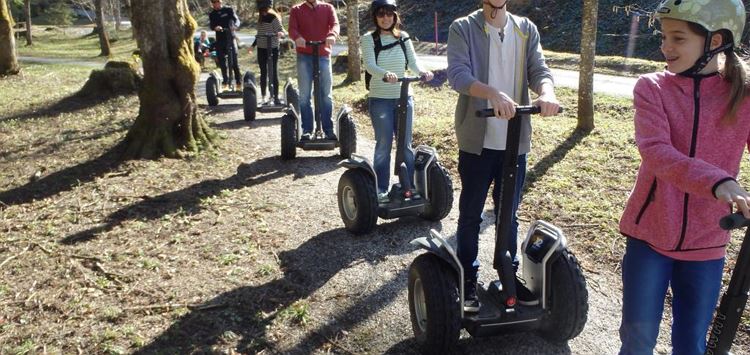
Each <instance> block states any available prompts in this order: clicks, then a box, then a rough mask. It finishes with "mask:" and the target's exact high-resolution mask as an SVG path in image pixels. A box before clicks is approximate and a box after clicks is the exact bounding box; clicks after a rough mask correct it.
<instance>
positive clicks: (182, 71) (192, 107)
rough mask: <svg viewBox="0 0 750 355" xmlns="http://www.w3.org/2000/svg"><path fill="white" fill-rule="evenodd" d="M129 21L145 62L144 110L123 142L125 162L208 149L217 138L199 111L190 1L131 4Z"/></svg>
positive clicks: (152, 0)
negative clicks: (196, 96)
mask: <svg viewBox="0 0 750 355" xmlns="http://www.w3.org/2000/svg"><path fill="white" fill-rule="evenodd" d="M131 5H132V8H131V13H132V17H131V21H132V24H133V28H134V29H135V32H134V33H135V34H136V41H137V42H138V48H140V54H141V59H142V60H143V85H142V87H141V89H140V91H139V93H138V97H139V98H140V102H141V107H140V111H139V113H138V117H137V118H136V120H135V123H134V124H133V127H131V128H130V131H129V132H128V135H127V137H126V138H125V144H126V146H127V149H126V153H125V155H126V157H127V158H156V157H159V156H168V157H181V156H183V155H184V153H186V152H196V151H199V150H202V149H208V148H210V147H211V146H212V145H213V140H214V134H213V133H212V131H211V129H210V128H209V127H208V125H207V124H206V122H205V121H204V120H203V118H202V117H201V116H199V115H198V112H197V107H198V105H197V103H196V98H195V91H194V88H195V83H196V81H197V80H198V75H199V73H200V67H199V66H198V63H197V62H196V61H195V59H194V58H193V32H194V31H195V29H196V26H197V25H196V23H195V20H194V19H193V17H192V16H191V15H190V11H189V10H188V6H187V0H176V1H174V0H132V3H131Z"/></svg>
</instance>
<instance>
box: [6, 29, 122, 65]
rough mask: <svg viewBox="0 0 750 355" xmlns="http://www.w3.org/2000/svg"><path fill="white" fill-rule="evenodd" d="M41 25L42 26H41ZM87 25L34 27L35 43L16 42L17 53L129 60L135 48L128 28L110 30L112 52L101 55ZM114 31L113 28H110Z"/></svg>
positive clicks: (103, 59) (37, 55)
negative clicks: (22, 43) (108, 56)
mask: <svg viewBox="0 0 750 355" xmlns="http://www.w3.org/2000/svg"><path fill="white" fill-rule="evenodd" d="M42 28H44V29H43V30H42ZM92 29H93V28H88V27H84V28H81V27H75V28H65V27H52V26H44V27H35V28H34V32H33V34H34V45H32V46H23V45H19V44H17V46H18V54H19V55H21V56H29V57H48V58H65V59H79V60H86V61H101V62H106V61H107V60H122V61H130V60H131V58H132V54H133V50H135V49H136V45H135V39H134V38H133V34H132V32H131V31H130V29H127V30H122V31H119V32H117V33H114V32H113V35H112V36H111V38H110V50H111V52H112V53H111V56H110V58H107V57H100V56H99V53H101V47H100V46H99V37H98V36H96V35H91V31H92ZM112 31H114V30H112Z"/></svg>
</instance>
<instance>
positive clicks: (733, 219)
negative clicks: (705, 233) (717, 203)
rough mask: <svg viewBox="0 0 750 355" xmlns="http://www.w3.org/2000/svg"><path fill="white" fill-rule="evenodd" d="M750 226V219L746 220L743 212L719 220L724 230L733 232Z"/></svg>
mask: <svg viewBox="0 0 750 355" xmlns="http://www.w3.org/2000/svg"><path fill="white" fill-rule="evenodd" d="M747 226H750V219H747V218H745V216H743V215H742V213H741V212H737V213H732V214H730V215H728V216H724V217H722V218H721V219H720V220H719V227H721V229H723V230H732V229H737V228H742V227H747Z"/></svg>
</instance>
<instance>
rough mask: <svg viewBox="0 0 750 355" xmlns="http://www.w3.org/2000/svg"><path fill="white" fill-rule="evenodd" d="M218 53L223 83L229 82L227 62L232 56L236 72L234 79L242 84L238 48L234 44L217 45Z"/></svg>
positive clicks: (233, 69)
mask: <svg viewBox="0 0 750 355" xmlns="http://www.w3.org/2000/svg"><path fill="white" fill-rule="evenodd" d="M216 55H217V56H218V57H219V66H220V67H221V83H222V84H229V77H228V76H227V62H228V61H229V59H230V58H231V60H232V68H230V69H231V70H232V71H233V72H234V81H235V82H236V83H237V84H242V78H241V77H240V65H239V64H238V63H237V50H236V49H235V48H234V46H233V45H228V46H225V45H223V44H222V45H217V46H216Z"/></svg>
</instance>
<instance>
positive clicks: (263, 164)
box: [0, 157, 339, 244]
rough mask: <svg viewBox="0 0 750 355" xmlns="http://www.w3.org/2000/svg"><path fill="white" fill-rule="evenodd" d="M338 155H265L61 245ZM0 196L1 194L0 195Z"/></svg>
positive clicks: (323, 167)
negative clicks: (285, 157) (286, 160)
mask: <svg viewBox="0 0 750 355" xmlns="http://www.w3.org/2000/svg"><path fill="white" fill-rule="evenodd" d="M338 160H339V159H338V158H336V157H330V158H317V157H302V158H299V159H295V160H294V161H293V162H292V163H284V162H283V161H281V160H280V159H279V158H278V157H268V158H263V159H260V160H256V161H254V162H252V163H249V164H241V165H240V166H238V167H237V173H236V174H235V175H232V176H230V177H228V178H226V179H214V180H206V181H201V182H199V183H197V184H193V185H191V186H188V187H186V188H184V189H181V190H177V191H172V192H168V193H165V194H162V195H159V196H153V197H151V196H147V197H145V198H144V199H143V200H141V201H139V202H136V203H133V204H130V205H128V206H125V207H123V208H121V209H119V210H117V211H115V212H113V213H112V214H110V215H109V216H107V218H106V220H105V221H104V223H103V224H101V225H99V226H96V227H93V228H90V229H87V230H84V231H81V232H78V233H75V234H72V235H69V236H67V237H65V238H63V239H62V240H60V243H62V244H76V243H80V242H84V241H88V240H91V239H93V238H96V236H97V235H99V234H101V233H104V232H107V231H110V230H112V229H113V228H115V227H117V226H119V225H120V224H122V223H123V222H125V221H128V220H155V219H159V218H161V217H163V216H165V215H168V214H171V213H175V212H178V211H181V212H183V213H185V214H187V215H193V214H197V213H200V212H201V211H202V210H203V208H204V207H203V206H202V205H201V201H202V200H204V199H205V198H207V197H211V196H217V195H219V193H221V192H222V191H225V190H230V191H231V190H237V189H242V188H246V187H250V186H254V185H259V184H263V183H265V182H268V181H271V180H274V179H278V178H281V177H284V176H287V175H293V178H294V179H301V178H303V177H306V176H313V175H320V174H324V173H326V172H329V171H331V170H333V169H336V163H337V162H338ZM0 197H2V195H0ZM0 201H1V200H0Z"/></svg>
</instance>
